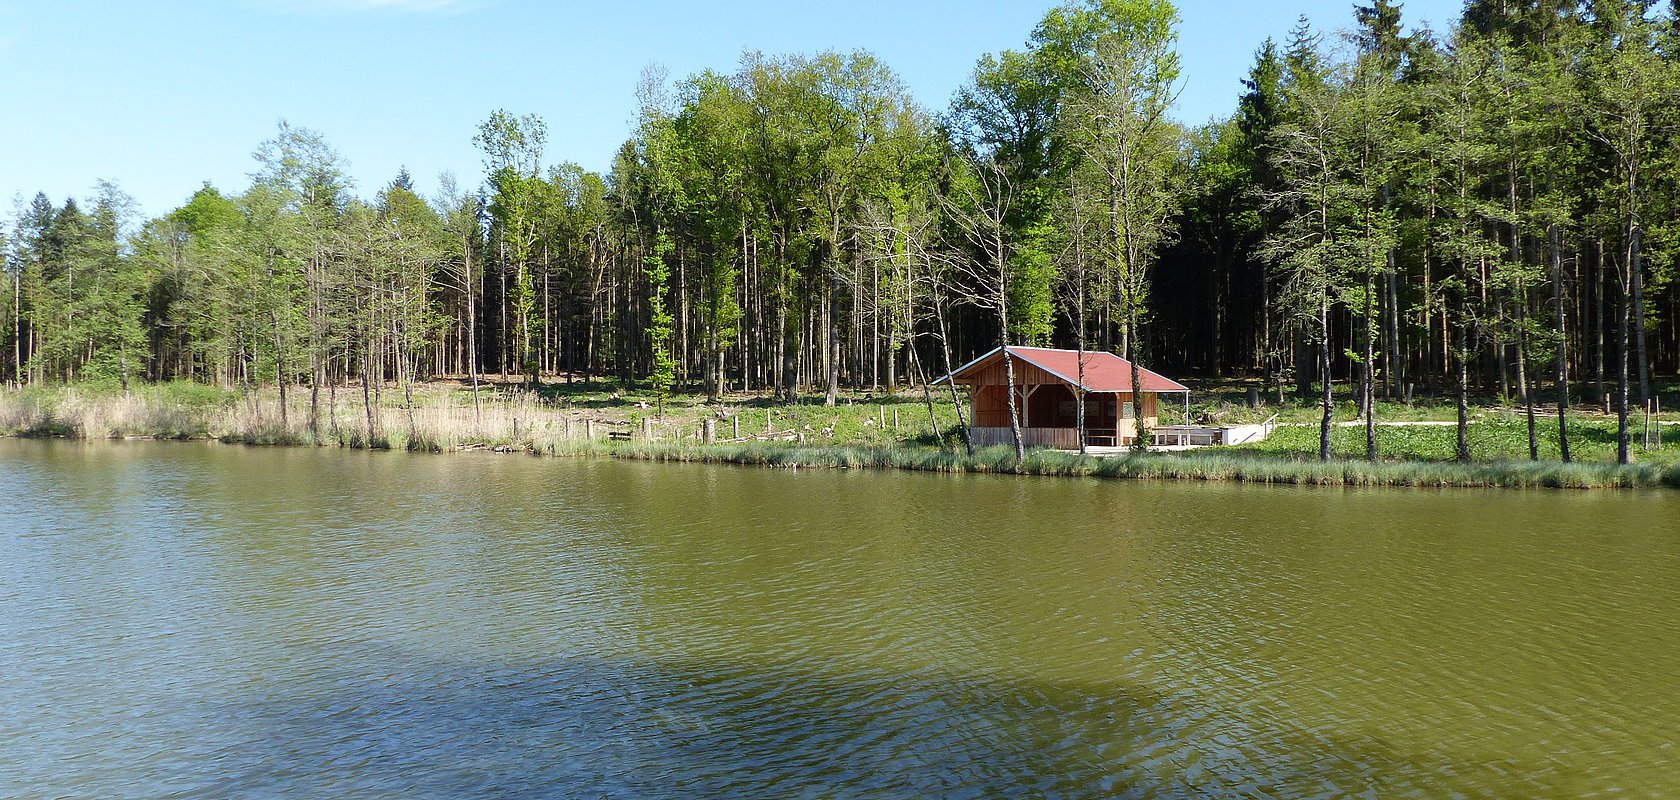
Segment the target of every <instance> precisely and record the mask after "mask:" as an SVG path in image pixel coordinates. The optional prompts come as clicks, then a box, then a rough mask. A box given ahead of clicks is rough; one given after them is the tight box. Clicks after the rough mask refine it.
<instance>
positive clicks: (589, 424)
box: [583, 419, 595, 440]
mask: <svg viewBox="0 0 1680 800" xmlns="http://www.w3.org/2000/svg"><path fill="white" fill-rule="evenodd" d="M583 438H585V439H590V440H593V439H594V438H595V420H592V419H586V420H584V421H583Z"/></svg>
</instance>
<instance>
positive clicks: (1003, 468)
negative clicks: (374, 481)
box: [0, 389, 1680, 489]
mask: <svg viewBox="0 0 1680 800" xmlns="http://www.w3.org/2000/svg"><path fill="white" fill-rule="evenodd" d="M458 400H459V398H457V397H454V396H450V395H445V396H443V397H440V398H439V399H438V400H437V402H434V403H430V404H424V405H421V404H417V405H415V406H402V407H396V406H389V405H383V406H375V407H374V408H373V409H372V410H371V412H370V411H369V410H367V409H364V408H360V407H350V406H347V405H343V404H341V405H336V406H332V407H324V408H323V410H325V411H327V412H328V413H325V414H323V415H322V416H321V418H320V419H319V420H318V426H315V427H312V426H311V425H310V423H309V417H308V413H307V412H308V408H307V407H303V408H299V407H296V406H295V405H294V406H291V407H290V408H289V415H288V417H287V423H286V424H284V425H283V424H281V422H280V420H279V419H277V417H278V416H279V415H278V414H277V413H276V410H275V409H276V405H275V404H273V403H270V404H269V405H268V406H267V407H264V406H262V405H261V404H257V403H253V404H250V405H247V404H245V403H228V402H225V401H224V400H222V399H216V398H215V397H205V398H196V399H195V398H194V397H192V396H190V395H183V394H180V393H179V390H177V393H176V394H170V393H168V392H166V391H162V390H158V391H151V392H138V393H131V394H126V395H99V394H88V393H85V392H78V391H77V390H75V389H63V390H58V391H50V392H46V393H40V394H34V395H30V396H27V397H26V396H24V395H21V394H19V393H17V392H15V391H14V392H0V435H3V436H9V437H18V438H64V439H78V440H84V441H98V440H125V439H150V440H214V441H219V442H222V443H225V444H243V445H248V446H287V447H343V448H347V449H362V450H406V451H411V452H430V453H455V452H466V451H484V450H490V451H496V452H502V453H525V454H531V455H540V456H554V457H571V458H617V459H623V460H636V461H661V462H679V463H698V464H709V463H716V464H735V465H742V466H759V467H772V468H808V469H875V470H905V471H914V472H942V473H968V474H991V475H1023V476H1040V477H1078V478H1106V479H1121V480H1172V481H1236V482H1243V483H1262V484H1277V485H1306V486H1349V487H1395V488H1470V489H1475V488H1510V489H1676V488H1680V463H1672V462H1670V463H1636V464H1630V465H1626V466H1623V465H1618V464H1615V463H1610V462H1603V461H1586V462H1580V461H1577V462H1574V463H1568V464H1565V463H1563V462H1561V461H1527V460H1520V461H1519V460H1507V459H1490V460H1486V461H1479V462H1473V463H1470V464H1460V463H1457V462H1451V461H1432V460H1423V459H1395V460H1388V461H1378V462H1369V461H1365V460H1363V459H1354V458H1346V457H1344V458H1338V459H1334V460H1331V461H1319V460H1318V459H1317V458H1316V457H1308V456H1305V455H1297V454H1293V453H1277V452H1264V451H1260V450H1254V449H1243V448H1209V449H1200V450H1191V451H1184V452H1172V453H1155V452H1151V453H1125V454H1120V455H1113V456H1090V455H1080V454H1079V453H1076V452H1066V451H1059V450H1028V451H1027V454H1026V457H1025V458H1024V459H1022V460H1021V461H1020V462H1019V463H1016V460H1015V453H1014V450H1013V448H1011V447H1008V446H993V447H988V448H981V449H978V450H976V452H975V454H974V455H973V456H969V455H968V454H966V453H965V452H963V451H962V450H961V448H960V445H957V444H956V443H955V442H954V441H953V440H951V439H949V438H947V440H946V442H945V444H944V446H943V447H939V446H935V445H934V444H933V443H934V442H935V441H937V440H936V439H935V438H934V437H933V436H931V435H924V436H921V437H920V440H919V441H918V440H912V439H907V438H897V439H893V440H877V441H875V442H869V441H858V440H857V434H851V435H849V436H832V437H830V439H829V441H828V442H808V441H786V440H783V439H787V438H793V437H792V436H784V434H797V435H798V436H799V438H804V434H803V433H799V432H796V431H794V430H792V428H793V427H794V426H796V425H799V424H800V423H812V422H816V423H820V422H821V420H812V419H811V418H810V417H804V418H796V417H792V416H790V415H793V414H796V413H803V412H800V410H798V409H781V410H776V409H763V410H752V411H748V410H746V409H736V410H737V411H740V412H742V413H751V414H755V415H756V414H759V413H763V414H766V415H769V414H775V415H777V416H778V417H779V419H778V420H776V424H777V425H778V426H782V427H780V428H778V430H777V434H776V435H777V436H778V437H782V438H781V439H760V440H755V441H746V442H718V443H712V444H706V443H703V441H702V435H701V430H700V428H699V427H698V424H697V421H696V420H692V419H691V420H686V421H683V420H668V419H666V418H663V417H657V416H653V415H648V414H640V415H638V414H636V413H635V412H634V411H629V413H628V416H625V415H624V414H622V413H621V414H620V416H619V417H617V418H615V417H613V416H612V415H611V414H610V413H609V410H608V409H602V408H592V409H591V408H575V407H565V408H561V407H557V406H553V405H545V404H543V403H540V402H536V401H533V400H532V399H530V398H528V397H527V398H502V399H496V400H493V401H491V402H487V403H485V404H483V408H481V409H479V410H477V411H475V410H474V408H473V407H472V406H471V405H462V404H460V403H459V402H458ZM871 409H873V406H868V405H866V406H863V407H860V409H858V411H860V412H861V414H862V416H863V417H864V418H867V417H870V416H871V415H874V414H876V413H877V412H876V411H872V410H871ZM616 410H617V411H619V412H625V411H627V410H626V409H622V408H621V409H616ZM804 412H809V413H816V412H814V411H813V410H812V409H805V410H804ZM820 413H823V414H830V413H834V410H828V409H824V410H821V412H820ZM878 414H879V419H880V420H881V421H882V422H884V421H885V420H886V419H887V414H886V411H885V407H882V408H881V409H879V411H878ZM893 416H894V418H895V420H896V417H897V412H896V411H895V412H894V415H893ZM853 422H854V423H855V422H857V420H853ZM637 423H640V424H637ZM873 424H874V423H872V422H870V421H868V420H867V419H864V425H873ZM766 425H767V427H768V422H766ZM615 426H616V427H615ZM316 427H318V429H319V431H320V435H319V436H317V435H315V434H314V433H313V432H312V431H313V430H315V429H316ZM883 427H884V426H883ZM896 427H897V426H896V425H894V428H895V429H896ZM810 428H811V424H804V425H802V426H801V427H800V428H799V430H800V431H803V430H806V429H810ZM608 430H613V431H615V436H614V437H609V436H608V435H607V431H608ZM854 430H869V429H868V428H854ZM874 430H875V432H876V433H877V434H885V433H886V431H884V430H880V429H879V428H875V429H874ZM370 431H371V432H372V435H370V434H369V432H370ZM821 433H823V432H822V431H817V430H812V434H813V438H815V436H816V435H819V434H821ZM617 437H624V438H617ZM837 440H838V441H837Z"/></svg>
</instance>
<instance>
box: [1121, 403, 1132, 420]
mask: <svg viewBox="0 0 1680 800" xmlns="http://www.w3.org/2000/svg"><path fill="white" fill-rule="evenodd" d="M1132 414H1133V410H1132V401H1130V400H1127V401H1126V402H1125V403H1123V404H1121V406H1120V418H1121V419H1131V418H1132Z"/></svg>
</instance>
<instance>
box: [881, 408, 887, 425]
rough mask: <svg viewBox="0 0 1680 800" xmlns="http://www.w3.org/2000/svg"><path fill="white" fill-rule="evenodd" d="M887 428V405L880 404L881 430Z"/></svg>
mask: <svg viewBox="0 0 1680 800" xmlns="http://www.w3.org/2000/svg"><path fill="white" fill-rule="evenodd" d="M886 429H887V407H886V406H881V430H886Z"/></svg>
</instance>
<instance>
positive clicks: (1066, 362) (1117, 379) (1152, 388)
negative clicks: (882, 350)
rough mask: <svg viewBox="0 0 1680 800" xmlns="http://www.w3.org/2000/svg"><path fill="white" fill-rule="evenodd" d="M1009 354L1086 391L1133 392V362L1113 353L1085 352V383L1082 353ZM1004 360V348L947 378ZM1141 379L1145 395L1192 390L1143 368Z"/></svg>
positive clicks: (1018, 350)
mask: <svg viewBox="0 0 1680 800" xmlns="http://www.w3.org/2000/svg"><path fill="white" fill-rule="evenodd" d="M1009 354H1010V355H1011V356H1014V357H1015V358H1017V359H1020V360H1021V361H1025V362H1027V363H1029V364H1032V365H1033V366H1035V367H1037V368H1039V369H1041V370H1044V371H1045V372H1047V373H1050V374H1051V375H1053V376H1055V377H1056V378H1058V379H1060V380H1061V381H1063V382H1065V383H1067V384H1068V385H1069V386H1078V387H1080V388H1082V389H1083V390H1085V391H1087V392H1130V391H1132V362H1130V361H1127V360H1126V359H1124V358H1121V357H1119V356H1117V355H1115V354H1113V353H1108V352H1099V351H1091V350H1087V351H1085V353H1084V354H1083V355H1084V358H1083V361H1084V365H1085V374H1084V378H1085V380H1084V383H1083V384H1081V383H1080V381H1079V365H1080V361H1081V358H1080V355H1081V354H1080V353H1079V352H1078V351H1076V350H1056V349H1052V348H1048V347H1015V346H1011V347H1010V348H1009ZM1002 357H1003V348H997V349H994V350H992V351H991V352H990V353H987V354H985V355H983V356H981V357H979V358H977V359H974V360H973V361H970V362H968V363H967V364H964V365H963V366H961V367H959V368H957V370H956V371H955V372H953V373H952V374H951V375H950V376H948V377H949V378H950V379H952V380H955V381H957V382H962V379H963V378H964V377H965V376H970V375H974V374H977V373H979V372H980V371H982V370H984V369H985V368H986V367H988V366H990V364H991V363H993V362H995V361H997V360H998V359H1001V358H1002ZM1138 378H1139V382H1140V383H1141V384H1142V385H1143V391H1145V392H1188V391H1190V389H1189V387H1187V386H1185V385H1184V384H1181V383H1179V382H1178V381H1175V380H1173V379H1171V378H1168V377H1166V376H1164V375H1162V374H1160V373H1158V372H1154V371H1151V370H1148V369H1144V368H1142V367H1139V368H1138Z"/></svg>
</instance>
